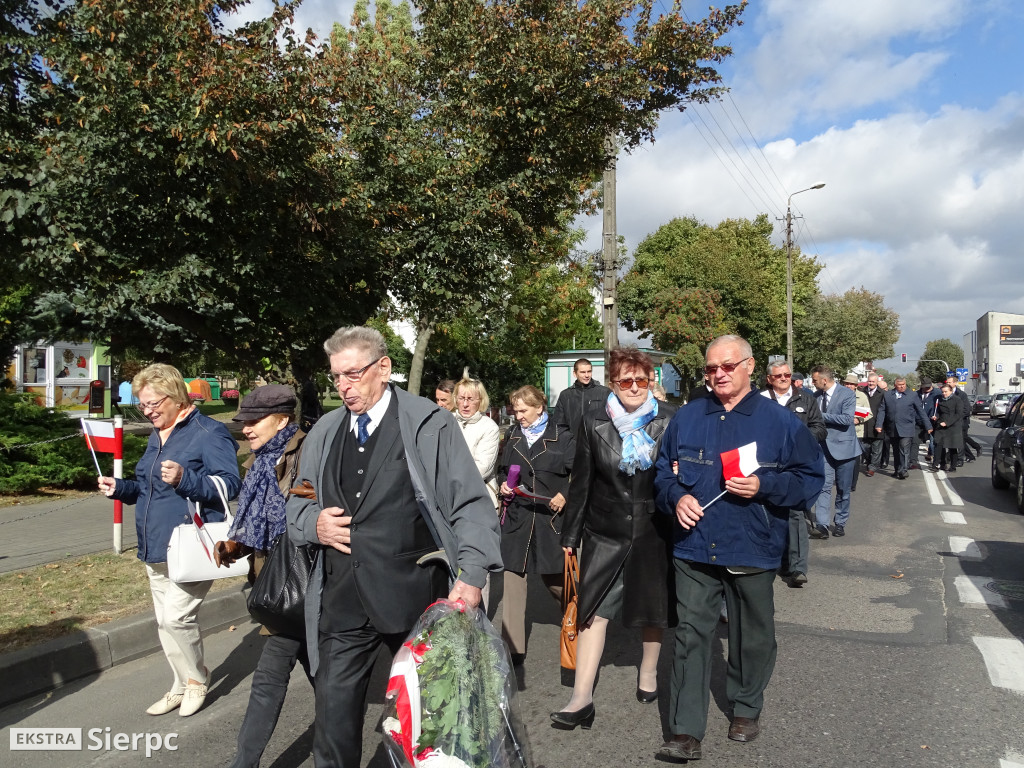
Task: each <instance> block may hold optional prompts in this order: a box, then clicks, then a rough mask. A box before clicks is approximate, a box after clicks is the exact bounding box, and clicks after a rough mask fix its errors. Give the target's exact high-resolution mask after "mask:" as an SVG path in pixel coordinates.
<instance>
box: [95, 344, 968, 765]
mask: <svg viewBox="0 0 1024 768" xmlns="http://www.w3.org/2000/svg"><path fill="white" fill-rule="evenodd" d="M324 350H325V353H326V355H327V357H328V359H329V361H330V370H331V377H332V380H333V383H334V385H335V387H336V388H337V391H338V393H339V394H340V396H341V398H342V400H343V404H344V407H341V408H337V409H335V410H333V411H330V412H328V413H326V414H325V415H322V416H321V414H320V413H317V414H316V417H317V418H316V419H313V420H310V421H307V422H303V426H306V427H308V428H309V430H308V434H307V432H306V431H303V430H302V429H300V427H299V424H298V423H297V420H296V418H297V414H296V412H295V410H296V405H297V398H296V394H295V392H294V391H293V390H292V389H291V388H290V387H286V386H281V385H268V386H263V387H260V388H258V389H255V390H254V391H253V392H252V393H250V394H249V395H247V396H246V397H245V399H244V400H243V401H242V403H241V406H240V408H239V411H238V414H237V415H236V416H235V417H234V419H235V420H236V421H238V422H241V424H242V425H243V426H242V434H243V435H244V436H245V438H246V439H247V440H248V442H249V448H250V451H251V455H250V457H249V459H248V461H247V462H246V464H245V465H244V468H245V469H246V470H247V471H246V474H245V479H244V481H242V480H241V478H240V473H239V470H238V465H237V462H236V453H237V443H236V442H235V440H234V439H233V438H232V437H231V434H230V433H229V431H228V430H227V429H226V427H225V426H224V425H223V424H222V423H219V422H217V421H214V420H213V419H210V418H207V417H205V416H203V415H202V414H200V413H199V412H198V411H197V409H196V408H195V406H194V405H192V404H191V401H190V400H189V398H188V392H187V388H186V387H185V384H184V380H183V379H182V377H181V374H180V373H179V372H178V371H177V370H176V369H174V368H172V367H170V366H166V365H152V366H150V367H148V368H146V369H145V370H143V371H142V372H141V373H139V374H138V376H136V377H135V380H134V381H133V383H132V387H133V393H134V394H135V395H136V396H137V397H138V399H139V401H140V405H141V408H142V410H143V412H144V413H145V414H146V415H147V416H148V417H149V419H150V421H151V422H152V423H153V428H154V429H153V433H152V436H151V438H150V443H149V447H148V448H147V450H146V453H145V454H144V456H143V458H142V460H141V461H140V462H139V464H138V467H137V469H136V476H135V478H134V479H133V480H114V479H113V478H107V477H102V478H100V480H99V487H100V490H101V491H102V492H103V493H105V494H106V495H108V496H113V497H115V498H119V499H121V500H123V501H125V502H127V503H133V504H136V525H137V529H138V539H139V542H140V546H139V558H140V559H141V560H143V562H144V563H145V564H146V571H147V575H148V577H149V580H150V586H151V591H152V594H153V603H154V610H155V611H156V615H157V624H158V631H159V634H160V641H161V645H162V647H163V649H164V654H165V656H166V658H167V661H168V663H169V664H170V666H171V669H172V672H173V681H172V683H171V686H170V689H169V690H168V691H167V692H166V693H164V695H163V696H162V697H161V698H160V699H159V700H157V702H156V703H154V704H153V705H152V706H151V707H150V708H149V709H148V710H147V712H148V713H149V714H151V715H154V716H156V715H164V714H167V713H170V712H173V711H175V710H177V711H178V713H179V714H180V715H181V716H189V715H192V714H194V713H195V712H197V711H198V710H199V709H200V708H201V707H202V706H203V703H204V701H205V697H206V693H207V689H208V686H209V685H210V670H209V669H208V667H207V666H206V665H205V663H204V660H203V646H202V638H201V636H200V634H199V627H198V623H197V619H196V613H197V611H198V608H199V605H200V604H201V602H202V600H203V597H204V596H205V594H206V592H207V591H208V590H209V587H210V582H209V581H205V582H185V583H179V582H177V581H174V580H173V579H172V578H170V577H169V575H168V572H167V564H166V559H167V546H168V540H169V538H170V536H171V530H172V529H173V528H174V527H176V526H178V525H179V524H181V523H182V522H188V521H189V520H190V519H192V516H193V513H192V511H191V510H190V508H189V503H190V501H191V502H196V501H198V502H200V504H202V505H203V506H204V507H205V508H206V510H207V511H205V512H204V513H203V515H204V516H205V518H206V520H207V521H209V522H212V521H215V520H217V519H220V517H222V516H220V517H219V516H218V513H217V512H210V511H209V510H211V509H214V508H215V507H216V501H217V499H218V496H219V491H221V490H223V491H224V492H225V493H226V495H227V496H229V497H231V498H234V497H235V496H238V513H237V515H236V517H235V518H234V520H233V522H232V524H231V527H230V530H229V531H228V533H227V535H226V537H225V539H223V540H221V541H218V542H217V543H216V546H215V557H216V560H217V562H218V564H224V565H227V564H230V563H232V562H234V561H237V560H238V559H240V558H245V557H248V558H250V561H251V578H255V577H256V576H257V575H258V574H259V572H260V570H261V569H262V568H263V567H264V565H265V563H266V561H267V557H268V555H269V554H270V552H271V551H272V550H273V548H274V547H275V545H277V544H278V542H280V541H287V542H289V543H290V545H294V546H299V547H308V548H309V549H310V551H311V552H313V553H315V554H314V556H313V558H312V570H311V571H310V576H309V584H308V588H307V590H306V593H305V622H304V623H305V627H304V630H302V629H295V630H293V631H291V632H290V633H282V632H276V633H275V632H274V631H272V630H269V629H267V628H264V629H263V630H262V634H264V635H265V636H266V641H265V644H264V646H263V650H262V654H261V656H260V660H259V662H258V665H257V668H256V671H255V674H254V676H253V682H252V689H251V694H250V699H249V704H248V707H247V710H246V714H245V717H244V719H243V721H242V723H241V725H240V728H239V733H238V736H237V750H236V756H235V759H234V762H233V763H232V766H235V767H236V768H241V766H258V765H259V762H260V758H261V756H262V753H263V750H264V748H265V747H266V744H267V742H268V740H269V738H270V736H271V734H272V733H273V730H274V727H275V725H276V723H277V719H278V716H279V714H280V712H281V708H282V705H283V703H284V700H285V694H286V691H287V687H288V680H289V677H290V674H291V671H292V669H293V668H294V666H295V664H296V662H298V663H300V664H301V665H302V667H303V669H304V670H305V671H306V674H307V677H308V678H309V680H310V682H311V683H312V685H313V688H314V694H315V711H314V712H313V713H312V717H313V719H314V741H313V756H314V761H315V763H316V765H317V766H340V767H343V768H357V767H358V766H359V764H360V760H361V755H362V742H361V739H360V738H359V736H358V735H359V734H362V732H363V717H364V712H365V704H366V700H367V696H368V692H369V685H370V674H371V672H372V670H373V666H374V663H375V660H376V655H377V651H378V649H379V648H380V646H381V645H384V646H387V647H388V649H389V650H390V651H391V652H392V653H394V652H396V651H397V649H398V648H399V647H400V646H401V644H402V643H403V642H404V641H405V640H406V637H407V635H408V633H409V631H410V630H411V629H412V627H413V626H414V625H415V623H416V621H417V619H418V618H419V617H420V615H421V614H422V612H423V611H424V610H425V608H426V607H427V606H428V605H430V604H431V603H432V602H434V601H435V600H436V599H439V598H447V599H448V600H451V601H454V602H458V603H460V604H462V605H464V606H467V607H470V608H476V607H478V606H479V607H481V608H482V609H483V610H485V611H486V610H487V609H488V602H489V598H490V592H491V588H492V587H493V586H494V585H493V583H492V576H493V575H496V574H498V573H501V574H502V581H501V586H502V597H501V609H500V610H501V636H502V638H503V640H504V641H505V643H506V644H507V648H508V652H509V658H510V660H511V663H512V664H513V665H515V666H519V667H522V666H523V665H525V664H527V663H528V662H527V641H528V632H527V621H526V618H527V593H528V589H527V585H528V581H529V579H530V577H531V574H532V575H533V578H539V579H540V581H541V582H542V583H543V584H544V586H545V587H546V589H547V591H548V592H549V593H550V595H551V597H552V598H553V599H555V600H556V601H559V600H561V599H562V598H563V583H564V568H565V563H566V562H567V560H568V558H569V557H571V556H578V557H579V581H578V595H579V598H578V600H579V603H578V613H577V621H578V627H579V633H578V641H577V654H576V667H575V678H574V684H573V689H572V694H571V696H570V697H569V700H568V701H567V702H565V703H564V704H561V703H559V702H553V704H554V706H553V711H552V712H551V715H550V719H551V722H552V725H553V726H554V727H557V728H563V729H572V728H576V727H582V728H584V729H587V728H590V727H592V725H593V724H594V722H595V720H596V718H597V716H598V712H597V703H595V688H596V684H597V680H598V676H599V674H598V673H599V670H600V666H601V662H602V655H603V652H604V646H605V638H606V633H607V627H608V624H609V622H610V621H616V622H619V623H621V624H622V625H624V626H625V627H628V628H635V629H638V630H639V639H640V643H641V653H640V663H639V667H638V669H637V675H636V698H637V700H638V701H640V702H644V703H652V702H655V701H657V700H658V699H659V698H664V699H665V700H666V701H667V713H668V727H669V731H670V732H671V736H670V738H669V739H668V740H667V741H665V742H664V743H663V744H661V746H660V747H659V748H658V749H657V752H658V755H659V756H660V757H661V758H662V759H665V760H669V761H679V762H681V761H687V760H695V759H698V758H700V757H702V741H703V740H704V737H705V733H706V728H707V718H708V707H709V703H710V685H711V675H712V657H713V647H714V646H713V641H714V638H715V635H716V632H717V626H718V623H719V621H720V618H721V617H723V616H727V617H728V621H727V633H728V661H727V666H726V672H725V680H724V685H725V693H726V697H727V700H728V705H729V709H730V712H729V714H730V727H729V731H728V737H729V738H730V739H732V740H734V741H739V742H750V741H752V740H754V739H755V738H757V737H758V735H759V734H760V730H761V725H760V723H761V715H762V710H763V706H764V691H765V688H766V686H767V685H768V683H769V681H770V679H771V676H772V673H773V669H774V664H775V657H776V639H775V624H774V595H773V590H774V584H775V581H776V578H777V577H778V576H781V577H782V578H783V579H784V580H785V582H786V583H788V585H789V586H790V587H793V588H802V587H803V586H804V585H806V584H808V581H809V580H808V571H809V549H810V539H818V540H822V539H828V538H835V537H842V536H844V535H845V534H846V529H847V527H848V526H849V525H850V524H851V520H852V519H853V517H852V514H851V493H852V491H853V490H854V489H855V487H856V481H857V478H858V476H860V475H863V476H864V477H874V476H875V474H876V473H877V472H879V471H881V470H882V469H884V468H886V466H887V463H888V458H889V456H888V455H887V450H888V446H889V445H891V446H892V449H891V455H892V459H893V463H894V477H896V478H905V477H907V474H908V472H909V471H911V470H913V469H914V468H916V467H918V466H919V464H918V445H919V441H920V442H924V441H927V443H928V451H927V454H928V458H929V459H930V460H933V461H934V465H935V467H936V468H940V469H946V470H947V471H955V470H956V468H957V466H958V465H959V464H960V463H962V462H963V461H964V460H967V461H970V460H973V455H972V454H971V453H970V450H969V446H970V443H971V442H972V441H970V439H969V436H968V435H967V423H968V422H969V418H970V408H969V407H966V404H965V403H964V400H966V398H965V397H962V393H961V392H960V390H959V388H957V387H956V385H955V382H951V381H946V382H944V383H943V384H942V386H941V387H940V388H939V389H938V390H935V389H934V388H933V387H932V386H931V382H930V381H927V380H924V381H923V382H922V387H921V389H920V390H919V391H917V392H912V391H908V389H907V382H906V380H905V379H902V378H897V379H896V380H895V382H894V389H893V390H892V391H886V390H885V388H884V382H882V381H881V379H880V378H879V377H878V376H877V375H876V374H874V373H869V374H868V375H867V377H866V381H865V382H864V383H863V384H862V382H861V381H860V380H859V378H858V377H857V376H855V375H852V374H851V375H848V376H846V377H844V378H843V379H842V380H841V381H840V380H839V379H838V378H837V375H836V373H835V372H834V371H832V370H831V369H829V368H828V367H827V366H816V367H814V368H813V370H812V371H811V374H810V379H811V382H812V384H813V388H812V387H807V388H805V387H804V377H803V376H802V375H800V374H799V373H796V372H794V371H792V369H791V367H790V366H789V364H787V363H785V362H783V361H776V362H772V363H771V364H769V365H768V366H767V370H766V379H765V381H766V385H767V386H766V387H765V388H764V389H763V390H761V389H760V388H758V387H757V386H756V380H755V368H756V361H755V360H754V358H753V355H752V352H751V348H750V346H749V344H748V343H747V342H746V341H745V340H744V339H743V338H741V337H739V336H733V335H727V336H722V337H719V338H717V339H715V340H714V341H713V342H712V343H711V344H710V345H709V346H708V348H707V350H706V353H705V365H704V370H703V373H704V381H703V383H702V384H699V385H698V386H696V387H694V389H693V390H691V392H690V393H689V397H688V403H687V404H686V405H685V406H683V407H678V406H676V405H674V404H671V403H668V402H666V401H665V399H664V398H665V395H664V390H663V389H660V387H659V386H658V382H657V381H656V371H655V364H654V361H653V360H652V359H651V357H650V356H648V355H647V354H645V353H644V352H642V351H640V350H638V349H636V348H621V349H617V350H614V351H613V352H612V354H611V357H610V365H609V367H608V370H607V385H608V386H605V385H603V384H601V383H600V382H598V381H596V380H595V378H594V369H593V365H592V364H591V362H590V361H589V360H587V359H585V358H581V359H579V360H577V361H576V363H575V364H574V366H573V372H574V378H575V380H574V382H573V384H572V386H570V387H569V388H568V389H566V390H565V391H563V392H561V393H559V395H558V397H557V400H556V401H555V402H556V407H555V411H554V414H552V411H551V410H550V409H549V407H548V403H547V399H546V397H545V395H544V393H543V392H541V391H540V390H539V389H537V388H536V387H533V386H523V387H520V388H519V389H517V390H516V391H514V392H512V393H511V394H510V395H509V396H508V398H507V402H508V404H509V410H510V413H511V414H512V415H513V416H514V423H513V424H512V426H511V427H510V428H509V429H508V430H507V432H506V433H505V434H504V436H502V434H501V430H500V428H499V425H498V424H497V423H496V422H495V420H494V419H492V418H491V416H490V413H491V408H490V398H489V396H488V393H487V389H486V387H485V386H484V383H483V382H481V381H479V380H477V379H474V378H472V376H471V375H470V372H469V370H468V369H467V370H466V371H464V372H463V376H462V378H461V379H459V380H458V381H455V380H443V381H441V382H439V383H438V384H437V386H436V388H435V393H434V394H435V397H434V400H427V399H425V398H420V397H416V396H413V395H410V394H408V393H407V392H405V391H404V390H403V389H401V388H399V387H396V386H395V385H394V384H392V383H391V360H390V358H389V357H388V352H387V347H386V344H385V342H384V339H383V337H382V336H381V334H380V333H378V332H377V331H375V330H373V329H370V328H365V327H347V328H341V329H339V330H338V331H337V332H336V333H335V334H334V335H333V336H332V337H331V338H330V339H328V340H327V341H326V342H325V343H324ZM659 390H660V391H659ZM314 422H315V423H314ZM976 445H977V444H975V446H976ZM965 454H966V456H967V457H968V458H966V459H965ZM709 508H711V512H710V513H707V510H708V509H709ZM382 596H386V597H384V598H383V599H382ZM492 608H493V607H492ZM666 637H668V638H670V639H671V648H670V650H669V654H670V657H671V675H670V679H669V680H667V681H661V684H659V680H658V674H657V668H658V660H659V657H660V655H661V651H662V643H663V640H664V639H665V638H666ZM378 693H379V692H378ZM353 735H355V737H353Z"/></svg>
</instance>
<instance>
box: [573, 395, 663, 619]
mask: <svg viewBox="0 0 1024 768" xmlns="http://www.w3.org/2000/svg"><path fill="white" fill-rule="evenodd" d="M675 412H676V406H674V405H671V404H668V403H658V415H657V416H656V417H655V418H654V419H653V420H652V421H651V422H650V423H649V424H648V425H647V426H646V427H645V428H644V429H645V431H646V432H647V434H649V435H650V436H651V437H652V438H654V441H655V446H654V448H653V449H652V452H651V459H652V461H653V460H655V459H657V456H658V451H659V449H660V448H661V436H662V435H663V434H664V432H665V428H666V427H667V426H668V423H669V421H670V420H671V419H672V416H673V415H674V414H675ZM621 458H622V438H620V437H619V432H618V430H617V429H616V428H615V425H614V424H613V423H612V421H611V419H610V418H609V417H608V414H607V413H605V412H603V411H601V412H598V411H594V412H592V413H591V414H588V416H587V417H586V418H584V420H583V423H582V425H581V428H580V434H579V436H578V440H577V449H576V461H575V463H574V465H573V473H572V482H571V484H570V486H569V495H568V497H567V499H568V503H567V504H566V508H565V524H564V529H563V531H562V546H565V547H581V550H580V602H579V621H580V622H581V623H582V624H585V623H586V622H588V621H590V619H591V617H593V615H594V612H595V611H596V610H597V607H598V606H599V605H600V604H601V601H602V600H603V599H604V598H605V596H606V595H607V594H608V590H610V589H611V587H612V586H613V585H614V584H615V580H616V579H617V578H618V575H619V572H620V571H621V572H622V581H623V601H622V621H623V624H625V625H626V626H628V627H668V626H673V625H674V624H675V596H674V590H673V589H672V588H671V583H672V578H673V577H672V571H671V568H670V562H671V546H672V519H671V518H670V517H668V516H667V515H662V514H660V513H658V512H657V511H656V510H655V505H654V495H655V490H654V474H655V469H654V466H653V464H652V466H651V468H650V469H647V470H642V471H637V472H636V474H634V475H633V476H632V477H630V476H629V475H627V474H625V473H624V472H622V471H621V470H620V469H619V460H620V459H621Z"/></svg>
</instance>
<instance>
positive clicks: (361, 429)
mask: <svg viewBox="0 0 1024 768" xmlns="http://www.w3.org/2000/svg"><path fill="white" fill-rule="evenodd" d="M369 423H370V415H369V414H368V413H361V414H359V416H358V417H357V418H356V427H357V429H358V433H357V437H358V438H359V444H360V445H362V444H363V443H365V442H366V441H367V440H369V439H370V433H369V432H367V431H366V425H367V424H369Z"/></svg>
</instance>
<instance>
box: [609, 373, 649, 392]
mask: <svg viewBox="0 0 1024 768" xmlns="http://www.w3.org/2000/svg"><path fill="white" fill-rule="evenodd" d="M627 381H628V382H629V385H628V386H623V385H624V384H625V383H626V382H627ZM641 382H643V383H641ZM612 384H615V385H616V386H618V388H619V389H632V388H633V385H634V384H636V386H637V389H640V390H645V389H649V388H650V386H651V379H650V377H649V376H643V377H635V376H634V377H631V378H628V379H612Z"/></svg>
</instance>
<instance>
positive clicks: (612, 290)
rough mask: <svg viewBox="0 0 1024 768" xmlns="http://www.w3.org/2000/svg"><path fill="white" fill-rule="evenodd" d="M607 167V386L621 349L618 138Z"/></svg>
mask: <svg viewBox="0 0 1024 768" xmlns="http://www.w3.org/2000/svg"><path fill="white" fill-rule="evenodd" d="M605 153H606V155H607V164H606V165H605V169H604V178H603V197H604V238H603V242H602V256H603V259H602V261H603V268H604V289H603V291H602V296H601V307H602V326H603V330H604V371H605V374H604V378H605V382H604V383H605V385H607V384H608V377H609V375H610V372H611V354H612V350H613V349H615V348H616V347H618V346H619V304H618V279H617V278H618V271H619V264H618V258H617V257H618V255H619V253H618V251H619V238H618V233H617V231H616V224H615V165H616V155H617V153H618V150H617V148H616V146H615V137H614V136H611V135H609V136H608V137H607V138H606V139H605Z"/></svg>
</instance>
